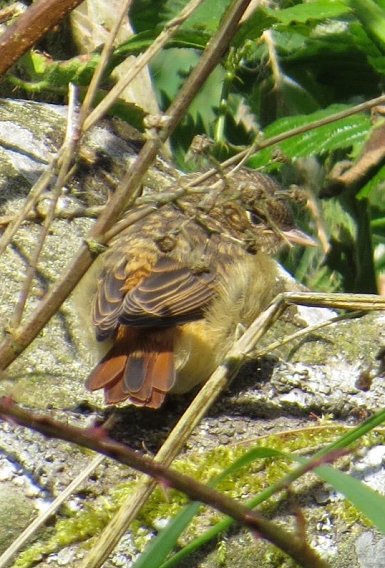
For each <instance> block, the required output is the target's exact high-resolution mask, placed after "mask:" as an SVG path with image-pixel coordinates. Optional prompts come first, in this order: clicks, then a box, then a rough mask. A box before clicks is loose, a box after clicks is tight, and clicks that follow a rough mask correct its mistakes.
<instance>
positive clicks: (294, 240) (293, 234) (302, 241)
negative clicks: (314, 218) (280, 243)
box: [282, 229, 318, 247]
mask: <svg viewBox="0 0 385 568" xmlns="http://www.w3.org/2000/svg"><path fill="white" fill-rule="evenodd" d="M282 234H283V236H284V237H285V238H286V239H287V241H288V242H289V243H290V244H291V245H301V246H303V247H317V246H318V243H317V241H315V240H314V239H312V238H311V237H309V235H307V234H306V233H304V232H303V231H300V230H299V229H290V230H289V231H282Z"/></svg>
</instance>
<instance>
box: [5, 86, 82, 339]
mask: <svg viewBox="0 0 385 568" xmlns="http://www.w3.org/2000/svg"><path fill="white" fill-rule="evenodd" d="M76 113H77V110H76V99H75V88H74V86H73V85H71V84H70V85H69V104H68V114H67V116H68V118H67V130H66V135H65V140H64V145H63V159H62V162H61V165H60V170H59V174H58V178H57V181H56V183H55V185H54V187H53V188H52V191H51V193H50V200H49V206H48V211H47V215H46V217H45V219H44V222H43V224H42V227H41V231H40V235H39V240H38V242H37V244H36V247H35V250H34V251H33V253H32V257H31V260H30V263H29V266H28V268H27V272H26V275H25V279H24V282H23V286H22V289H21V291H20V294H19V299H18V301H17V303H16V306H15V309H14V313H13V316H12V320H11V324H10V328H11V329H14V328H16V327H17V326H18V325H19V324H20V322H21V319H22V316H23V311H24V308H25V304H26V302H27V299H28V295H29V292H30V289H31V286H32V282H33V279H34V277H35V274H36V270H37V266H38V262H39V259H40V255H41V252H42V250H43V247H44V243H45V241H46V238H47V235H48V232H49V230H50V227H51V224H52V221H53V220H54V218H55V210H56V206H57V202H58V200H59V197H60V196H61V194H62V191H63V185H64V180H65V178H66V176H67V172H68V170H69V168H70V167H71V163H72V156H73V147H74V145H75V144H76V143H77V140H78V127H77V125H76V122H77V117H76Z"/></svg>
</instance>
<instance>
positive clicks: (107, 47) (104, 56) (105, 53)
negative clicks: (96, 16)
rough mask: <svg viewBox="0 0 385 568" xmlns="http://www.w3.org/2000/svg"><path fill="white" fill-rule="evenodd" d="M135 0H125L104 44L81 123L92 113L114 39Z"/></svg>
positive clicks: (83, 109) (90, 85) (85, 100)
mask: <svg viewBox="0 0 385 568" xmlns="http://www.w3.org/2000/svg"><path fill="white" fill-rule="evenodd" d="M132 1H133V0H124V2H123V3H122V7H121V11H120V13H119V14H118V16H117V18H116V20H115V22H114V25H113V27H112V29H111V31H110V33H109V34H108V37H107V40H106V42H105V44H104V46H103V50H102V53H101V55H100V61H99V63H98V65H97V67H96V69H95V73H94V74H93V76H92V79H91V82H90V84H89V86H88V89H87V93H86V96H85V97H84V101H83V104H82V109H81V113H80V123H81V124H82V125H83V124H84V120H85V119H86V117H87V116H88V115H89V113H90V109H91V106H92V103H93V101H94V99H95V95H96V92H97V90H98V88H99V84H100V82H101V80H102V78H103V73H104V71H105V69H106V67H107V65H108V61H109V58H110V56H111V54H112V52H113V49H114V41H115V39H116V36H117V34H118V31H119V28H120V26H121V25H122V21H123V18H124V17H125V16H127V13H128V11H129V9H130V7H131V4H132ZM83 130H84V131H85V130H87V128H86V127H84V128H83Z"/></svg>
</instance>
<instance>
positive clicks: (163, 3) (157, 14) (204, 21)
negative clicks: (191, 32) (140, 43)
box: [130, 0, 230, 33]
mask: <svg viewBox="0 0 385 568" xmlns="http://www.w3.org/2000/svg"><path fill="white" fill-rule="evenodd" d="M229 3H230V0H205V1H204V2H202V4H201V5H200V6H199V7H198V8H197V9H196V10H194V12H193V13H192V15H191V16H190V17H189V18H188V20H187V21H186V22H185V23H184V24H183V25H182V27H181V29H187V28H189V29H193V28H194V29H197V30H198V29H200V30H206V31H210V32H211V33H213V32H214V31H216V30H217V29H218V26H219V23H220V19H221V17H222V16H223V14H224V12H225V10H226V8H227V6H228V5H229ZM186 4H187V2H186V0H137V1H136V2H134V5H133V7H132V8H131V10H130V18H131V21H132V24H133V26H134V28H135V30H136V31H137V32H144V31H150V30H152V29H154V28H156V27H158V26H161V27H163V26H164V25H165V24H166V23H167V22H169V21H170V20H171V19H172V18H174V17H176V16H177V15H178V14H179V13H180V11H181V10H182V9H183V8H184V7H185V6H186Z"/></svg>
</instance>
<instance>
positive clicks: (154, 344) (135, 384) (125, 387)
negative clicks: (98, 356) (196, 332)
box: [86, 326, 175, 408]
mask: <svg viewBox="0 0 385 568" xmlns="http://www.w3.org/2000/svg"><path fill="white" fill-rule="evenodd" d="M174 332H175V328H172V329H171V328H170V329H167V330H165V329H163V330H161V331H159V332H157V331H153V330H151V332H149V331H148V330H146V329H140V330H138V329H133V328H128V327H127V326H120V328H119V331H118V334H117V337H116V340H115V342H114V345H113V347H112V348H111V349H110V351H108V353H107V354H106V355H105V356H104V357H103V359H102V360H101V361H100V362H99V363H98V365H96V367H95V368H94V370H93V371H92V372H91V374H90V375H89V376H88V378H87V380H86V387H87V388H88V389H89V390H91V391H94V390H98V389H101V388H104V397H105V401H106V403H107V404H116V403H118V402H122V401H124V400H127V399H129V400H130V401H131V402H132V403H133V404H136V405H137V406H147V407H149V408H159V407H160V406H161V405H162V403H163V401H164V399H165V396H166V394H167V392H169V390H170V389H171V388H172V386H173V384H174V382H175V365H174V352H173V347H174V345H173V344H174Z"/></svg>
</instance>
